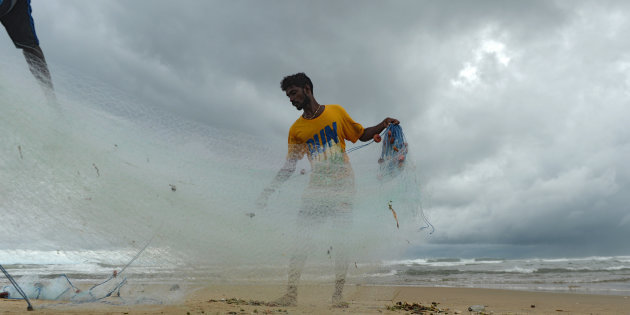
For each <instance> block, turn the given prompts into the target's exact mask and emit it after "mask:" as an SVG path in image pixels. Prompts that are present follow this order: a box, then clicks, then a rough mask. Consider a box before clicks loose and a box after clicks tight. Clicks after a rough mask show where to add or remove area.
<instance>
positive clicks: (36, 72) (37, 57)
mask: <svg viewBox="0 0 630 315" xmlns="http://www.w3.org/2000/svg"><path fill="white" fill-rule="evenodd" d="M22 52H23V54H24V58H25V59H26V62H27V63H28V68H29V70H30V71H31V73H32V74H33V76H34V77H35V78H36V79H37V81H38V82H39V83H40V84H41V86H42V87H43V88H44V91H45V92H46V94H52V96H54V88H53V84H52V78H51V77H50V71H48V65H47V64H46V58H45V57H44V52H43V51H42V49H41V47H39V46H37V47H34V48H31V47H25V48H23V49H22Z"/></svg>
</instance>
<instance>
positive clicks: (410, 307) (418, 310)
mask: <svg viewBox="0 0 630 315" xmlns="http://www.w3.org/2000/svg"><path fill="white" fill-rule="evenodd" d="M438 304H439V303H437V302H431V305H422V304H420V303H412V304H409V303H407V302H397V303H396V304H394V305H389V306H386V309H387V310H388V311H407V312H410V313H411V314H436V313H447V311H448V309H441V308H439V307H438Z"/></svg>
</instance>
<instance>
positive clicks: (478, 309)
mask: <svg viewBox="0 0 630 315" xmlns="http://www.w3.org/2000/svg"><path fill="white" fill-rule="evenodd" d="M485 309H486V307H485V306H484V305H471V306H469V307H468V311H469V312H483V311H484V310H485Z"/></svg>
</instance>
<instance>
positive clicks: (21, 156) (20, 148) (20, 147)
mask: <svg viewBox="0 0 630 315" xmlns="http://www.w3.org/2000/svg"><path fill="white" fill-rule="evenodd" d="M18 152H20V160H23V159H24V156H23V155H22V146H21V145H18Z"/></svg>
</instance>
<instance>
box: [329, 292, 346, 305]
mask: <svg viewBox="0 0 630 315" xmlns="http://www.w3.org/2000/svg"><path fill="white" fill-rule="evenodd" d="M348 305H349V304H348V302H344V301H343V298H342V297H341V294H333V296H332V306H333V307H337V308H346V307H348Z"/></svg>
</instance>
